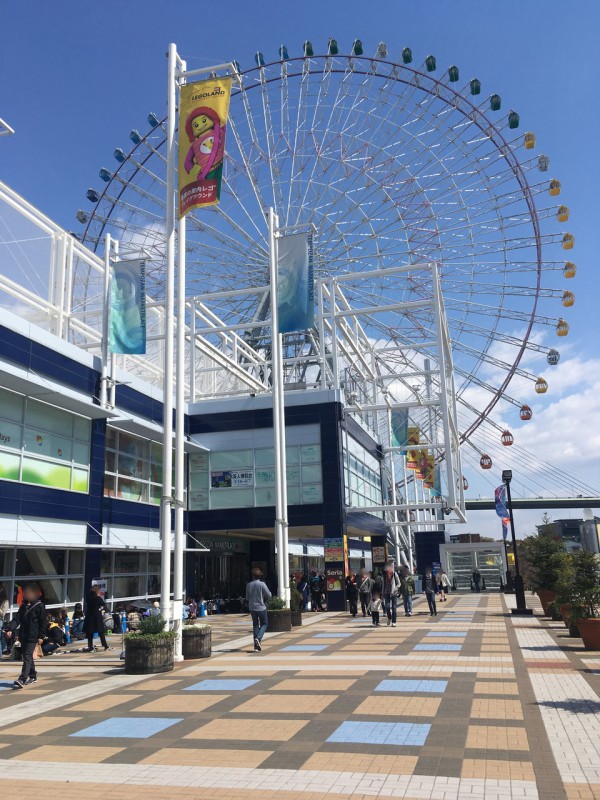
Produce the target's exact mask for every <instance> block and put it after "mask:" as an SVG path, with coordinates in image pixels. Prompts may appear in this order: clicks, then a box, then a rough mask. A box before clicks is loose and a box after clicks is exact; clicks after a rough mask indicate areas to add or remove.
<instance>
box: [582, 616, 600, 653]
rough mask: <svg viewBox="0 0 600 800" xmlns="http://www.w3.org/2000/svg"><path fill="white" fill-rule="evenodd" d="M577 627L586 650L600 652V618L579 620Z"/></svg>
mask: <svg viewBox="0 0 600 800" xmlns="http://www.w3.org/2000/svg"><path fill="white" fill-rule="evenodd" d="M577 627H578V628H579V633H580V635H581V638H582V639H583V644H584V647H585V649H586V650H600V618H598V617H590V618H588V619H579V620H577Z"/></svg>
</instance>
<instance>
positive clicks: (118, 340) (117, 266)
mask: <svg viewBox="0 0 600 800" xmlns="http://www.w3.org/2000/svg"><path fill="white" fill-rule="evenodd" d="M109 350H110V352H111V353H124V354H125V355H141V354H144V353H145V352H146V262H145V261H142V260H139V259H138V260H136V261H117V262H115V263H114V264H113V266H112V276H111V286H110V342H109Z"/></svg>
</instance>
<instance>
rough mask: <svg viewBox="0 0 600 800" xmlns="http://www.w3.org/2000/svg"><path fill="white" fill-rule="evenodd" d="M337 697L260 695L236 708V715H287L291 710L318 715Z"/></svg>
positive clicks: (319, 695) (321, 695) (326, 695)
mask: <svg viewBox="0 0 600 800" xmlns="http://www.w3.org/2000/svg"><path fill="white" fill-rule="evenodd" d="M337 697H338V695H330V694H277V693H275V694H272V695H269V697H263V696H261V695H259V696H257V697H252V698H250V700H247V701H246V702H245V703H242V704H241V705H239V706H236V707H235V708H234V709H233V711H234V712H235V713H236V714H239V713H243V714H257V713H258V714H259V713H261V712H263V713H264V712H265V711H268V712H269V714H289V713H290V710H291V709H293V710H294V711H295V712H297V713H300V714H318V713H319V712H320V711H323V710H324V709H325V708H327V706H328V705H330V704H331V703H333V701H334V700H336V699H337Z"/></svg>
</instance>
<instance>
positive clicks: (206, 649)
mask: <svg viewBox="0 0 600 800" xmlns="http://www.w3.org/2000/svg"><path fill="white" fill-rule="evenodd" d="M181 646H182V653H183V657H184V658H185V660H186V661H188V660H191V659H194V658H209V657H210V654H211V652H212V630H211V627H210V625H206V624H205V625H194V623H193V622H192V623H191V624H187V625H184V626H183V628H182V629H181Z"/></svg>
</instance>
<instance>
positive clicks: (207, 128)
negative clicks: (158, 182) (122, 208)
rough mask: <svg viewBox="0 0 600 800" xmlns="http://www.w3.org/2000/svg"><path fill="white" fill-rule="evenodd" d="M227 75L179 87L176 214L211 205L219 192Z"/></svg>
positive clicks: (225, 114) (226, 102) (227, 86)
mask: <svg viewBox="0 0 600 800" xmlns="http://www.w3.org/2000/svg"><path fill="white" fill-rule="evenodd" d="M230 96H231V78H215V79H212V80H208V81H199V82H198V83H188V84H186V85H185V86H182V87H181V91H180V94H179V218H180V219H181V217H183V216H185V215H186V214H187V213H188V211H191V210H192V209H194V208H202V207H203V206H214V205H216V204H217V203H218V202H219V198H220V196H221V178H222V174H223V157H224V154H225V133H226V129H227V115H228V113H229V98H230Z"/></svg>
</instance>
